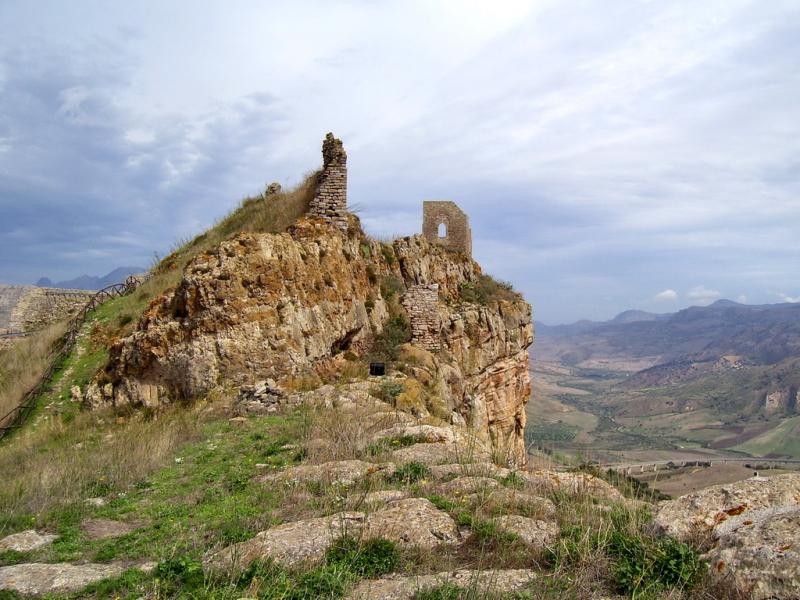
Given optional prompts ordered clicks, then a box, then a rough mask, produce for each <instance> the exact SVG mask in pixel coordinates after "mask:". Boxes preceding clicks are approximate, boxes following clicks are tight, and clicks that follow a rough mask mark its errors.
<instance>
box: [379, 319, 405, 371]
mask: <svg viewBox="0 0 800 600" xmlns="http://www.w3.org/2000/svg"><path fill="white" fill-rule="evenodd" d="M410 339H411V325H410V324H409V323H408V319H406V317H405V315H402V314H400V315H395V316H393V317H391V318H390V319H389V320H388V321H387V322H386V324H385V325H384V326H383V331H381V332H380V333H379V334H378V335H377V336H375V340H374V341H373V343H372V351H371V353H370V358H371V360H377V361H384V362H390V361H394V360H397V356H398V354H399V347H400V344H405V343H406V342H407V341H408V340H410Z"/></svg>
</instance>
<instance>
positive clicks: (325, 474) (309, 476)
mask: <svg viewBox="0 0 800 600" xmlns="http://www.w3.org/2000/svg"><path fill="white" fill-rule="evenodd" d="M393 469H394V465H391V464H375V463H369V462H364V461H363V460H337V461H332V462H327V463H322V464H319V465H299V466H297V467H290V468H288V469H284V470H283V471H279V472H277V473H269V474H267V475H262V476H261V477H258V478H257V479H256V481H259V482H262V483H274V482H278V483H288V484H298V483H309V482H315V483H327V484H338V485H353V484H354V483H356V482H357V481H360V480H361V479H363V478H364V477H367V476H368V475H372V474H374V473H378V472H384V473H386V472H391V471H392V470H393Z"/></svg>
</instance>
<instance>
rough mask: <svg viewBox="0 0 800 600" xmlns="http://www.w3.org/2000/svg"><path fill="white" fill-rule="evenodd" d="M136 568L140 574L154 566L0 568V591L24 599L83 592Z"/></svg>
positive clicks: (151, 564)
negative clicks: (24, 597) (19, 595)
mask: <svg viewBox="0 0 800 600" xmlns="http://www.w3.org/2000/svg"><path fill="white" fill-rule="evenodd" d="M132 567H136V568H138V569H140V570H142V571H145V572H149V571H152V570H153V568H154V567H155V565H154V564H153V563H146V564H140V565H138V566H137V565H131V564H129V563H106V564H93V563H85V564H80V565H71V564H67V563H55V564H47V563H24V564H18V565H10V566H7V567H0V590H7V591H11V592H18V593H20V594H24V595H26V596H42V595H45V594H68V593H71V592H77V591H79V590H82V589H83V588H85V587H86V586H87V585H89V584H90V583H94V582H96V581H101V580H103V579H108V578H109V577H116V576H118V575H121V574H122V573H123V572H124V571H125V570H126V569H129V568H132Z"/></svg>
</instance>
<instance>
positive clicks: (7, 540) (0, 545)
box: [0, 529, 58, 552]
mask: <svg viewBox="0 0 800 600" xmlns="http://www.w3.org/2000/svg"><path fill="white" fill-rule="evenodd" d="M56 539H58V536H57V535H53V534H50V533H39V532H38V531H34V530H33V529H28V530H26V531H20V532H19V533H12V534H11V535H9V536H6V537H4V538H3V539H2V540H0V552H6V551H9V550H11V551H14V552H32V551H34V550H38V549H39V548H42V547H44V546H47V545H48V544H50V543H52V542H53V540H56Z"/></svg>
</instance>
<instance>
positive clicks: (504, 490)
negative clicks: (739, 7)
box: [464, 487, 556, 519]
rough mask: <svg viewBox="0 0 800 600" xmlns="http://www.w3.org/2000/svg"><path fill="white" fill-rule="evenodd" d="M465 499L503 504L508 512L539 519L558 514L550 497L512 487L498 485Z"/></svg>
mask: <svg viewBox="0 0 800 600" xmlns="http://www.w3.org/2000/svg"><path fill="white" fill-rule="evenodd" d="M464 498H465V500H468V501H469V502H472V503H474V504H487V505H489V504H491V505H495V506H502V507H503V510H504V511H506V512H507V513H509V514H511V513H517V512H521V513H522V514H524V515H526V516H531V515H533V516H535V517H536V518H538V519H552V518H553V517H555V514H556V506H555V504H553V502H552V501H551V500H550V499H548V498H543V497H541V496H536V495H534V494H530V493H528V492H526V491H523V490H518V489H515V488H510V487H498V488H494V489H492V490H489V491H488V492H486V491H481V492H479V493H475V494H469V495H467V496H465V497H464Z"/></svg>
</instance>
